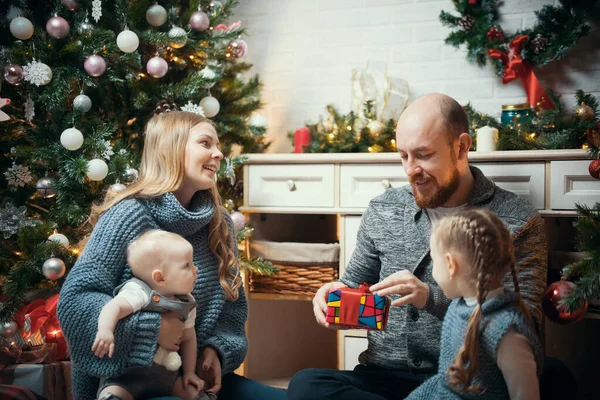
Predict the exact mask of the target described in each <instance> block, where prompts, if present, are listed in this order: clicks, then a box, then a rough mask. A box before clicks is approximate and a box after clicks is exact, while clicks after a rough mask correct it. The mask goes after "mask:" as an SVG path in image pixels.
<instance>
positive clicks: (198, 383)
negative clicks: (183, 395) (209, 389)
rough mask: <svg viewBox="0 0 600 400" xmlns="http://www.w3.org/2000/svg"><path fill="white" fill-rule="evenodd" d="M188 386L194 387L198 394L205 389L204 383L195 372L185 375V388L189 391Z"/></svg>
mask: <svg viewBox="0 0 600 400" xmlns="http://www.w3.org/2000/svg"><path fill="white" fill-rule="evenodd" d="M188 385H192V386H194V387H195V388H196V389H197V390H198V392H200V391H201V390H202V389H204V381H203V380H202V379H200V378H198V375H196V374H195V373H194V372H186V373H184V374H183V388H184V389H185V390H187V388H188Z"/></svg>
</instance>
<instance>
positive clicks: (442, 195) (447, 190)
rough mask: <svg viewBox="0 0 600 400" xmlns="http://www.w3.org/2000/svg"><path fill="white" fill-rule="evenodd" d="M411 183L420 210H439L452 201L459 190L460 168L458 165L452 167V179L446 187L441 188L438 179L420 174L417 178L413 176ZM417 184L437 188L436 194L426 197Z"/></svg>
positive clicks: (410, 179)
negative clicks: (424, 183)
mask: <svg viewBox="0 0 600 400" xmlns="http://www.w3.org/2000/svg"><path fill="white" fill-rule="evenodd" d="M409 182H410V184H411V186H412V188H413V193H414V195H415V201H416V203H417V206H419V208H437V207H441V206H443V205H444V204H446V203H447V202H448V200H450V197H452V195H453V194H454V192H455V191H456V189H457V188H458V184H459V183H460V174H459V173H458V168H457V167H456V164H453V165H452V176H451V177H450V181H449V182H448V183H447V184H446V185H444V186H440V185H439V183H438V181H437V179H435V178H434V177H433V176H429V175H427V174H424V173H422V174H419V175H415V176H411V177H410V178H409ZM416 182H421V183H422V182H428V183H431V185H433V186H434V187H435V189H434V190H435V192H434V193H433V195H430V196H424V195H423V194H421V193H420V192H419V190H418V185H417V184H416Z"/></svg>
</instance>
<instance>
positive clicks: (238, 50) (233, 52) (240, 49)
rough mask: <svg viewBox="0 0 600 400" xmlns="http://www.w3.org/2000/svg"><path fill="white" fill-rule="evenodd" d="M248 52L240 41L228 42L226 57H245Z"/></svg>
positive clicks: (246, 47) (243, 42)
mask: <svg viewBox="0 0 600 400" xmlns="http://www.w3.org/2000/svg"><path fill="white" fill-rule="evenodd" d="M247 51H248V45H247V44H246V42H245V41H243V40H242V39H235V40H232V41H231V42H229V45H227V54H226V56H227V57H230V58H241V57H244V56H245V55H246V52H247Z"/></svg>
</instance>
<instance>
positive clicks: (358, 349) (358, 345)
mask: <svg viewBox="0 0 600 400" xmlns="http://www.w3.org/2000/svg"><path fill="white" fill-rule="evenodd" d="M368 346H369V342H368V340H367V338H366V337H352V336H345V337H344V369H345V370H353V369H354V367H355V366H356V365H357V364H358V356H359V355H360V353H362V352H363V351H365V350H367V347H368Z"/></svg>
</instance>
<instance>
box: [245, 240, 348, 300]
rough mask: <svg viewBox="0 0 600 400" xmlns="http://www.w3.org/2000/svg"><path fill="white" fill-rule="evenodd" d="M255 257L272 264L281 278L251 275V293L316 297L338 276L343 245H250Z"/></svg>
mask: <svg viewBox="0 0 600 400" xmlns="http://www.w3.org/2000/svg"><path fill="white" fill-rule="evenodd" d="M250 253H251V255H252V257H262V258H263V259H265V260H269V261H271V263H273V265H274V266H275V267H277V268H278V269H279V273H278V274H277V275H259V274H255V273H253V274H251V276H250V291H251V292H253V293H274V294H294V295H310V296H312V295H314V294H315V293H316V292H317V290H318V289H319V288H320V287H321V286H323V284H325V283H328V282H331V281H334V280H336V279H337V277H338V266H339V257H340V245H339V244H337V243H334V244H323V243H290V242H286V243H278V242H267V241H261V240H254V241H251V242H250Z"/></svg>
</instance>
